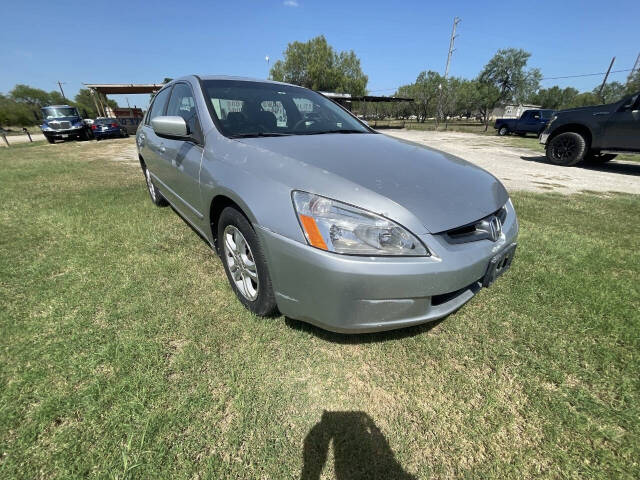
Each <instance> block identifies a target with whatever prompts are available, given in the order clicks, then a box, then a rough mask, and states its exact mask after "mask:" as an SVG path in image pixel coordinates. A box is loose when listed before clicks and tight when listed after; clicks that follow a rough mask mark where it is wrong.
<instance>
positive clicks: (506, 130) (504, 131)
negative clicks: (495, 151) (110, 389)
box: [498, 126, 509, 137]
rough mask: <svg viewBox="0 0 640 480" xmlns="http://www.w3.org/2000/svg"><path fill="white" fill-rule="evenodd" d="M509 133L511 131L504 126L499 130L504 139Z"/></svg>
mask: <svg viewBox="0 0 640 480" xmlns="http://www.w3.org/2000/svg"><path fill="white" fill-rule="evenodd" d="M508 133H509V129H508V128H507V127H505V126H502V127H500V128H499V129H498V135H500V136H501V137H504V136H505V135H507V134H508Z"/></svg>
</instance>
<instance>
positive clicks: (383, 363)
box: [0, 139, 640, 479]
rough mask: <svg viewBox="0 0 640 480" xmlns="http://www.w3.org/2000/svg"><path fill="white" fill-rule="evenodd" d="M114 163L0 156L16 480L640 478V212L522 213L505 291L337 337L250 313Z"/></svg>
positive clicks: (7, 402) (612, 205) (61, 154)
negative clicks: (436, 315) (448, 310)
mask: <svg viewBox="0 0 640 480" xmlns="http://www.w3.org/2000/svg"><path fill="white" fill-rule="evenodd" d="M126 142H133V139H130V140H126ZM108 143H109V142H101V143H100V144H97V143H96V142H84V143H78V142H73V143H65V144H57V145H46V144H45V145H43V144H29V145H27V144H25V145H21V146H16V147H13V148H11V149H0V192H1V193H2V198H3V208H2V210H1V211H0V219H1V220H0V222H1V225H2V229H1V233H0V248H1V249H2V256H1V257H0V331H1V332H2V335H1V336H0V478H7V479H9V478H25V479H34V478H47V479H49V478H65V479H66V478H118V479H122V478H185V479H186V478H201V479H204V478H243V479H244V478H246V479H253V478H273V479H282V478H300V477H301V474H302V478H334V477H336V476H337V477H338V478H413V477H411V476H410V475H413V476H415V478H430V477H436V478H442V477H454V476H455V477H469V478H488V477H493V478H517V479H520V478H539V477H547V478H575V479H583V478H602V479H605V478H607V479H608V478H629V479H632V478H639V477H640V461H639V460H638V459H639V458H640V379H639V375H638V372H639V371H640V354H639V352H640V336H639V332H640V315H639V313H638V312H639V311H640V293H639V291H638V278H639V272H640V252H639V250H638V238H639V235H640V227H639V225H640V198H639V197H637V196H636V197H634V196H626V195H614V194H607V195H593V194H588V193H585V194H580V195H575V196H571V197H563V196H559V195H554V194H548V195H539V194H526V193H514V195H513V200H514V203H515V206H516V209H517V211H518V213H519V216H520V222H521V236H520V239H519V244H520V245H519V251H518V254H517V256H516V260H515V262H514V265H513V268H512V271H510V272H509V273H508V274H507V275H505V276H504V277H502V278H501V279H500V281H498V282H497V283H496V284H495V285H494V286H493V287H491V288H490V289H486V290H483V291H481V292H480V293H479V294H478V296H477V297H476V298H475V299H473V300H472V301H471V302H470V303H469V304H467V305H466V306H465V307H463V308H462V309H461V310H460V311H458V312H457V313H456V314H454V315H451V316H449V317H448V318H447V319H445V320H444V321H442V322H440V323H438V324H435V325H428V326H422V327H418V328H413V329H409V330H403V331H396V332H391V333H384V334H373V335H357V336H342V335H337V334H331V333H327V332H324V331H321V330H318V329H316V328H312V327H309V326H306V325H305V324H301V323H298V322H296V321H293V320H289V319H284V318H281V317H278V318H273V319H266V320H265V319H260V318H257V317H254V316H252V315H251V314H249V313H248V312H247V311H246V310H244V309H243V308H242V307H241V306H240V303H239V302H238V301H236V300H235V298H234V297H233V294H232V291H231V289H230V287H229V286H228V284H227V281H226V278H225V275H224V272H223V268H222V266H221V263H220V261H219V259H218V258H217V257H216V256H215V255H214V254H213V253H212V252H211V250H210V249H209V248H208V247H207V245H205V243H203V241H202V240H201V239H200V238H199V237H198V236H197V235H196V234H195V233H193V231H192V230H190V229H189V228H188V227H187V226H186V225H185V224H184V223H183V222H182V221H181V220H180V218H178V217H177V216H176V215H175V214H174V213H173V212H172V211H171V210H170V209H158V208H155V207H153V206H152V205H151V203H150V201H149V199H148V195H147V192H146V190H145V187H144V182H143V179H142V175H141V174H140V171H139V169H138V168H136V167H135V165H134V164H130V163H126V162H123V161H120V162H116V161H113V159H112V158H111V156H110V155H109V154H105V153H104V152H105V151H106V150H105V149H106V148H107V145H108ZM323 468H324V470H323V473H322V476H320V474H319V473H318V472H319V471H320V470H322V469H323Z"/></svg>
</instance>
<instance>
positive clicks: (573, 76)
mask: <svg viewBox="0 0 640 480" xmlns="http://www.w3.org/2000/svg"><path fill="white" fill-rule="evenodd" d="M630 71H631V69H630V68H625V69H623V70H611V72H610V73H620V72H630ZM606 73H607V72H598V73H583V74H581V75H566V76H564V77H545V78H541V79H540V81H543V80H560V79H561V78H578V77H595V76H597V75H606Z"/></svg>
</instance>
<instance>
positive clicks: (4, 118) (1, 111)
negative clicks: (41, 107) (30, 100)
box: [0, 94, 37, 127]
mask: <svg viewBox="0 0 640 480" xmlns="http://www.w3.org/2000/svg"><path fill="white" fill-rule="evenodd" d="M36 123H37V116H36V115H35V114H34V110H33V108H32V107H31V106H29V105H27V104H26V103H20V102H16V101H15V100H14V99H12V98H10V97H8V96H5V95H2V94H0V126H4V127H26V126H29V125H35V124H36Z"/></svg>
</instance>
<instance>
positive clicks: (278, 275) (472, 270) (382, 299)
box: [256, 202, 518, 333]
mask: <svg viewBox="0 0 640 480" xmlns="http://www.w3.org/2000/svg"><path fill="white" fill-rule="evenodd" d="M256 231H257V232H258V235H259V237H260V240H261V243H262V245H263V247H264V249H265V253H266V256H267V263H268V265H269V273H270V274H271V281H272V285H273V288H274V292H275V296H276V302H277V304H278V308H279V309H280V312H281V313H282V314H283V315H286V316H288V317H291V318H294V319H298V320H303V321H307V322H309V323H312V324H314V325H317V326H319V327H322V328H325V329H327V330H331V331H335V332H343V333H357V332H375V331H382V330H391V329H396V328H402V327H408V326H412V325H418V324H421V323H426V322H431V321H434V320H437V319H439V318H442V317H445V316H447V315H449V314H450V313H452V312H454V311H455V310H457V309H458V308H460V307H461V306H462V305H464V304H465V303H466V302H467V301H469V300H470V299H471V298H472V297H473V296H474V295H475V294H476V293H477V292H478V291H479V290H480V288H481V287H482V285H481V281H482V279H483V277H484V275H485V272H486V271H487V267H488V265H489V262H490V261H491V259H492V258H493V257H494V256H495V255H496V254H498V253H499V252H501V251H503V250H504V249H506V248H508V247H509V246H510V245H512V244H513V243H514V242H515V240H516V238H517V235H518V222H517V219H516V215H515V211H514V210H513V208H512V207H511V203H510V202H509V204H508V206H507V218H506V220H505V224H504V226H503V230H502V235H501V238H500V239H499V240H498V241H496V242H491V241H489V240H480V241H476V242H470V243H464V244H456V245H453V244H450V243H448V242H447V241H446V240H445V239H444V237H443V236H441V235H429V234H427V235H422V236H421V239H422V240H423V241H424V242H425V244H426V245H427V246H428V247H429V249H430V250H431V251H432V252H433V253H434V255H433V256H431V257H402V258H392V257H358V256H350V255H338V254H334V253H330V252H325V251H322V250H318V249H316V248H313V247H310V246H308V245H306V244H302V243H300V242H297V241H294V240H291V239H288V238H286V237H283V236H281V235H278V234H276V233H273V232H271V231H269V230H266V229H264V228H261V227H259V226H256Z"/></svg>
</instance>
